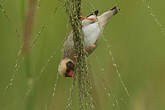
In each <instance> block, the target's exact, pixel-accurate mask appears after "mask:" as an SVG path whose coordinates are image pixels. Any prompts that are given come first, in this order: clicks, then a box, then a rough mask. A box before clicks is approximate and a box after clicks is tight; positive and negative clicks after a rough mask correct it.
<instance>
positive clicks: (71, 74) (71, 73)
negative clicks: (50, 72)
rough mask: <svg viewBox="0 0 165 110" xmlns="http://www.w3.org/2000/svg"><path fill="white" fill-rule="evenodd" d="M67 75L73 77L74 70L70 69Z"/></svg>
mask: <svg viewBox="0 0 165 110" xmlns="http://www.w3.org/2000/svg"><path fill="white" fill-rule="evenodd" d="M67 77H72V78H73V77H74V71H73V70H70V72H69V73H68V74H67Z"/></svg>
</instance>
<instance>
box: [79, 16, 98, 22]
mask: <svg viewBox="0 0 165 110" xmlns="http://www.w3.org/2000/svg"><path fill="white" fill-rule="evenodd" d="M80 19H87V20H91V21H96V18H88V17H83V16H80Z"/></svg>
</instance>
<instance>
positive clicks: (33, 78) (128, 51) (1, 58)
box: [0, 0, 165, 110]
mask: <svg viewBox="0 0 165 110" xmlns="http://www.w3.org/2000/svg"><path fill="white" fill-rule="evenodd" d="M63 4H64V2H63V1H57V0H54V1H53V0H38V4H37V5H38V6H37V10H36V16H35V25H34V29H33V38H32V39H33V40H34V39H36V41H35V45H34V46H33V48H32V49H31V51H30V57H28V59H27V58H25V59H22V58H21V57H17V54H18V51H19V50H20V49H21V45H22V43H23V42H22V41H23V28H24V20H25V18H26V12H27V6H28V0H0V51H1V52H0V110H63V109H64V108H65V105H66V103H67V99H68V97H69V94H70V92H69V89H70V87H71V85H72V79H70V78H63V77H59V80H58V82H57V86H56V91H55V96H53V91H54V84H55V82H56V76H57V67H58V63H59V62H60V60H61V58H62V51H61V50H62V48H63V41H64V40H65V38H66V36H67V35H68V34H69V32H70V30H71V29H70V25H69V22H68V17H67V15H66V12H65V9H64V7H63ZM164 4H165V1H163V0H157V1H156V0H155V1H154V0H152V1H147V2H145V1H143V0H126V1H120V2H119V7H120V9H121V11H120V13H119V14H118V15H116V16H115V17H113V18H112V20H111V21H110V23H109V24H108V25H107V26H106V28H105V30H104V34H103V36H102V39H101V41H100V45H99V46H98V48H97V49H96V51H95V52H94V53H93V54H92V55H91V56H89V57H88V63H89V69H90V71H92V72H91V74H92V76H93V82H94V85H95V90H94V99H95V102H96V110H164V109H165V86H164V84H165V80H164V77H165V75H164V68H165V67H164V66H165V52H164V47H165V28H164V26H165V20H164V19H165V14H164V10H165V7H164ZM114 5H116V1H115V0H89V1H88V0H83V1H82V14H83V16H86V15H88V14H89V13H91V12H92V11H93V10H94V9H98V10H99V11H100V13H102V12H104V11H106V10H109V9H111V8H112V7H113V6H114ZM149 5H151V7H152V10H151V9H150V7H149V8H147V7H148V6H149ZM150 12H151V13H150ZM150 14H154V15H150ZM155 15H156V16H155ZM159 23H161V24H159ZM110 51H111V52H112V53H113V57H114V58H115V62H113V61H112V56H111V55H110V54H109V52H110ZM115 63H116V64H117V68H118V69H117V70H118V71H119V72H120V75H121V77H119V76H118V74H117V70H116V68H115V66H114V64H115ZM17 65H18V66H17ZM42 70H44V71H42ZM122 82H124V85H125V86H126V88H127V89H128V91H129V96H128V94H127V93H126V90H125V89H124V87H123V84H122ZM77 97H78V90H77V89H76V92H74V99H73V109H74V110H77V108H78V103H77V101H76V100H77V99H76V98H77Z"/></svg>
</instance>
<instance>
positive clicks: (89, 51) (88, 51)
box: [84, 44, 96, 55]
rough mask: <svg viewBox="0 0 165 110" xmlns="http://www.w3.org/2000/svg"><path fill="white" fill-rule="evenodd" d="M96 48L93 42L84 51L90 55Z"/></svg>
mask: <svg viewBox="0 0 165 110" xmlns="http://www.w3.org/2000/svg"><path fill="white" fill-rule="evenodd" d="M95 48H96V45H95V44H92V45H91V46H90V47H88V48H86V49H84V53H85V54H86V55H89V54H90V53H92V52H93V51H94V49H95Z"/></svg>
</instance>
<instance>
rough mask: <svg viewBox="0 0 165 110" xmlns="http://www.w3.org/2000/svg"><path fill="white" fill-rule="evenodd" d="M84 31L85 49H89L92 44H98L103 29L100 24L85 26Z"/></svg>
mask: <svg viewBox="0 0 165 110" xmlns="http://www.w3.org/2000/svg"><path fill="white" fill-rule="evenodd" d="M82 30H83V33H84V42H85V47H89V46H91V45H92V44H94V43H96V41H97V39H98V38H99V36H100V34H101V29H100V27H99V23H98V22H95V23H92V24H89V25H87V26H84V27H83V28H82Z"/></svg>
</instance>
